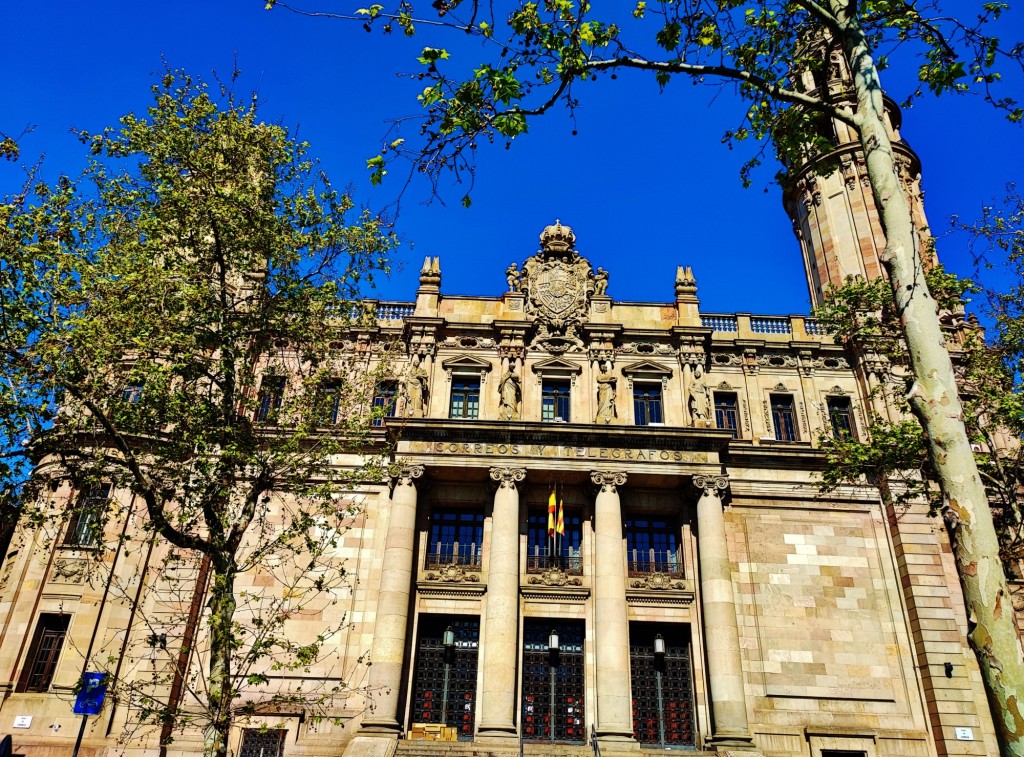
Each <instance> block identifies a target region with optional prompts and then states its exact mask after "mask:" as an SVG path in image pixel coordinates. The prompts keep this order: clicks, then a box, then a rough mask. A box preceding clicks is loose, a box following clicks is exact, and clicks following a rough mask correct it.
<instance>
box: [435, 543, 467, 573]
mask: <svg viewBox="0 0 1024 757" xmlns="http://www.w3.org/2000/svg"><path fill="white" fill-rule="evenodd" d="M480 554H481V549H480V545H479V544H476V543H475V542H471V543H469V544H460V543H459V542H452V543H450V544H432V545H430V548H429V549H428V550H427V554H426V558H425V559H424V561H423V567H424V569H426V570H437V569H439V568H443V567H446V566H448V565H461V566H463V567H465V568H479V567H480Z"/></svg>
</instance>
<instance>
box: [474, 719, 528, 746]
mask: <svg viewBox="0 0 1024 757" xmlns="http://www.w3.org/2000/svg"><path fill="white" fill-rule="evenodd" d="M518 738H519V731H518V730H516V727H515V725H513V724H512V723H481V724H480V725H479V726H478V727H477V729H476V738H475V739H474V741H480V742H488V741H489V742H492V743H493V742H501V743H505V742H507V741H509V740H510V739H518Z"/></svg>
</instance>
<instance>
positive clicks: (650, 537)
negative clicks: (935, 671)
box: [623, 517, 683, 578]
mask: <svg viewBox="0 0 1024 757" xmlns="http://www.w3.org/2000/svg"><path fill="white" fill-rule="evenodd" d="M624 525H625V528H624V529H623V530H624V531H625V533H626V559H627V562H628V566H629V573H630V575H633V576H635V575H646V574H649V573H667V574H668V575H670V576H673V577H678V578H682V576H683V560H682V554H681V552H680V548H679V529H678V528H676V527H675V526H674V525H673V524H672V523H671V522H669V521H667V520H664V519H659V518H643V517H641V518H630V519H629V520H627V521H626V522H625V524H624Z"/></svg>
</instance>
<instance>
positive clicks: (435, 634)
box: [410, 615, 480, 741]
mask: <svg viewBox="0 0 1024 757" xmlns="http://www.w3.org/2000/svg"><path fill="white" fill-rule="evenodd" d="M449 625H450V626H451V627H452V630H453V631H455V647H454V648H453V649H452V650H451V652H450V653H449V654H448V657H447V661H446V656H445V655H446V653H445V648H444V631H445V629H446V628H447V627H448V626H449ZM479 645H480V619H479V618H475V617H466V616H450V615H444V616H439V615H421V616H420V628H419V642H418V643H417V645H416V657H415V659H416V672H415V675H414V676H413V685H412V713H411V716H410V718H411V720H412V722H413V723H435V724H439V725H447V726H451V727H452V728H457V729H458V734H459V740H460V741H467V740H468V741H472V740H473V721H474V717H475V715H476V666H477V657H478V652H479ZM446 662H447V677H448V685H447V687H446V686H445V673H446V670H445V667H446Z"/></svg>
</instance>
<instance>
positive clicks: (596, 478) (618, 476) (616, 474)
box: [590, 470, 626, 493]
mask: <svg viewBox="0 0 1024 757" xmlns="http://www.w3.org/2000/svg"><path fill="white" fill-rule="evenodd" d="M590 480H591V481H592V482H593V483H594V485H595V486H599V487H601V491H603V492H613V493H614V492H615V489H616V487H619V486H622V485H623V484H625V483H626V474H625V473H624V472H623V471H614V470H595V471H591V472H590Z"/></svg>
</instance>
